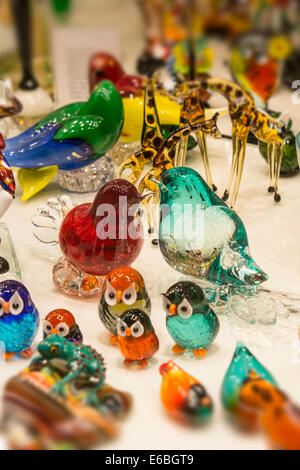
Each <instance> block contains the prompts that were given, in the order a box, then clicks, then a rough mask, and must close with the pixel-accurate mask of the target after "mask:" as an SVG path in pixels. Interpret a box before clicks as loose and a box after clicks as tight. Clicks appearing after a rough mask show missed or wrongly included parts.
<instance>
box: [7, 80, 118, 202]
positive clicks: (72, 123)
mask: <svg viewBox="0 0 300 470" xmlns="http://www.w3.org/2000/svg"><path fill="white" fill-rule="evenodd" d="M122 126H123V105H122V100H121V97H120V95H119V93H118V92H117V90H116V89H115V87H114V85H113V84H112V83H111V82H109V81H107V80H104V81H102V82H101V83H100V84H99V85H98V86H97V87H96V88H95V90H94V91H93V93H92V95H91V96H90V98H89V100H88V101H87V102H78V103H72V104H70V105H67V106H64V107H62V108H59V109H58V110H56V111H54V112H53V113H51V114H49V115H48V116H46V117H45V118H44V119H43V120H41V121H39V122H38V123H37V124H36V125H35V126H33V127H31V128H29V129H27V130H26V131H25V132H23V133H22V134H20V135H18V136H16V137H14V138H12V139H8V140H7V145H6V150H5V152H4V155H5V157H6V158H7V161H8V162H9V164H10V165H12V166H14V167H20V168H21V170H19V180H20V181H21V183H22V184H24V181H26V178H27V173H29V177H30V179H31V185H33V186H34V184H35V181H34V171H33V169H36V170H35V171H36V178H35V180H36V185H37V186H36V187H35V188H34V189H33V190H32V191H31V193H30V194H29V196H32V195H34V194H35V193H36V192H37V191H39V190H40V189H41V187H40V186H38V185H40V174H39V173H38V172H39V171H41V169H43V171H44V173H45V172H46V174H47V175H48V173H49V175H50V176H49V177H48V178H46V176H45V182H44V185H46V184H48V182H49V178H50V179H51V177H52V178H53V177H54V175H55V173H56V172H57V170H58V169H60V170H74V169H78V168H81V167H84V166H86V165H88V164H89V163H91V162H92V161H93V160H96V159H97V158H100V157H101V155H103V154H105V153H106V151H107V150H109V149H110V147H112V146H113V145H114V144H115V143H116V141H117V140H118V138H119V136H120V133H121V129H122ZM45 167H49V168H45ZM47 172H48V173H47Z"/></svg>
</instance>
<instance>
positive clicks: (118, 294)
mask: <svg viewBox="0 0 300 470" xmlns="http://www.w3.org/2000/svg"><path fill="white" fill-rule="evenodd" d="M122 295H123V292H122V291H121V290H118V291H117V302H118V303H120V302H121V300H122Z"/></svg>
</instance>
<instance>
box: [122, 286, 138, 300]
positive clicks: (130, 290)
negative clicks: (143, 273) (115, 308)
mask: <svg viewBox="0 0 300 470" xmlns="http://www.w3.org/2000/svg"><path fill="white" fill-rule="evenodd" d="M122 301H123V302H124V304H126V305H132V304H134V302H135V301H136V290H135V284H134V282H133V283H132V284H131V286H129V287H127V289H126V290H124V292H123V295H122Z"/></svg>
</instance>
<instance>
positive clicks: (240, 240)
mask: <svg viewBox="0 0 300 470" xmlns="http://www.w3.org/2000/svg"><path fill="white" fill-rule="evenodd" d="M157 184H158V185H159V190H160V205H161V211H162V216H161V220H160V225H159V245H160V249H161V252H162V255H163V256H164V258H165V260H166V261H167V262H168V263H169V264H170V265H171V266H172V267H173V268H174V269H176V270H177V271H180V272H182V273H185V274H188V275H191V276H194V277H197V278H199V279H204V280H207V281H209V282H211V283H214V284H216V285H227V286H232V287H239V286H241V287H242V286H258V285H260V284H261V283H262V282H264V281H265V280H266V279H267V275H266V274H265V273H264V272H263V271H262V270H261V269H260V268H259V267H258V266H257V264H256V263H255V262H254V260H253V259H252V257H251V255H250V252H249V246H248V239H247V234H246V230H245V227H244V224H243V222H242V220H241V219H240V218H239V216H238V215H237V214H236V213H235V212H234V211H232V210H231V209H229V207H227V206H226V204H225V203H224V202H223V201H222V200H221V199H220V198H219V197H218V196H217V195H216V194H215V193H214V192H213V191H212V190H211V189H210V188H209V186H208V185H207V184H206V182H205V181H204V180H203V179H202V178H201V176H200V175H199V174H198V173H197V172H196V171H195V170H193V169H191V168H187V167H179V168H171V169H169V170H167V171H165V172H164V173H163V174H162V176H161V182H157Z"/></svg>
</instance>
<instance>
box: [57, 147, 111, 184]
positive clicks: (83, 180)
mask: <svg viewBox="0 0 300 470" xmlns="http://www.w3.org/2000/svg"><path fill="white" fill-rule="evenodd" d="M57 177H58V184H59V185H60V186H61V187H62V188H64V189H67V190H68V191H72V192H76V193H90V192H94V191H98V190H99V189H100V188H102V186H104V185H105V184H106V183H108V182H109V181H111V180H112V179H114V177H115V166H114V163H113V161H112V159H111V158H110V157H109V156H108V155H103V156H102V157H101V158H99V159H98V160H96V161H95V162H93V163H90V164H89V165H87V166H84V167H83V168H79V169H78V170H70V171H65V170H59V171H58V173H57Z"/></svg>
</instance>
